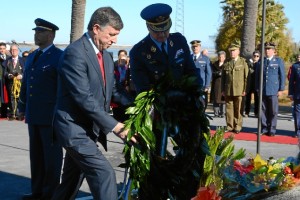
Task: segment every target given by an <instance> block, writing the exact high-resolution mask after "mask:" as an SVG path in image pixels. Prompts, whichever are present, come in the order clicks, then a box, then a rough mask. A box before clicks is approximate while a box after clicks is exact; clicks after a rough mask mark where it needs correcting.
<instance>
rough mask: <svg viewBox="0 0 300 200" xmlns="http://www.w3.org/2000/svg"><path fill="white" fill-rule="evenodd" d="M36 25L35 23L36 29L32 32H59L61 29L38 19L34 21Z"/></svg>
mask: <svg viewBox="0 0 300 200" xmlns="http://www.w3.org/2000/svg"><path fill="white" fill-rule="evenodd" d="M34 23H35V25H36V27H35V28H33V29H32V30H37V31H57V30H59V28H58V27H57V26H56V25H55V24H52V23H51V22H48V21H46V20H44V19H41V18H37V19H36V20H34Z"/></svg>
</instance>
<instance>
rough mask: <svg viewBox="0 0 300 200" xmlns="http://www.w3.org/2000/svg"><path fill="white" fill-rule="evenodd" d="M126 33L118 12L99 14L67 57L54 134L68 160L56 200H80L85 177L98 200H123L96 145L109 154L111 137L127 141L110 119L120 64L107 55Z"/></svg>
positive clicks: (61, 67)
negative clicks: (98, 143) (75, 199)
mask: <svg viewBox="0 0 300 200" xmlns="http://www.w3.org/2000/svg"><path fill="white" fill-rule="evenodd" d="M122 28H123V22H122V19H121V17H120V16H119V14H118V13H117V12H116V11H115V10H113V9H112V8H111V7H102V8H99V9H97V10H96V11H95V12H94V13H93V15H92V17H91V19H90V21H89V24H88V31H87V32H86V33H85V34H84V35H83V36H82V37H81V38H80V39H78V40H77V41H75V42H73V43H72V44H70V45H69V46H68V47H67V48H66V49H65V51H64V53H63V56H62V57H61V60H60V64H59V69H58V73H59V79H58V82H59V83H58V102H57V108H56V111H55V117H54V129H55V133H56V137H57V138H58V140H59V141H60V143H61V144H62V145H63V147H64V148H65V150H66V155H65V161H64V167H63V175H62V182H61V184H60V185H59V187H58V188H57V190H56V192H55V194H54V196H53V199H55V200H60V199H74V198H75V196H76V193H77V190H78V189H79V187H80V185H81V182H82V180H83V177H85V178H86V180H87V182H88V185H89V187H90V190H91V193H92V195H93V198H94V199H95V200H116V199H117V184H116V177H115V172H114V169H113V168H112V166H111V164H110V163H109V161H108V160H107V159H106V158H105V156H104V155H103V154H102V153H101V151H100V150H99V149H98V146H97V144H96V142H95V141H96V140H97V138H98V137H100V138H101V139H102V140H101V142H102V144H103V146H104V148H106V135H107V134H108V133H110V132H113V133H114V134H115V135H117V136H118V137H120V138H121V139H123V140H126V138H127V133H128V130H125V129H124V124H122V123H119V122H118V121H116V120H115V119H114V118H113V117H112V116H110V115H109V113H108V111H109V106H110V101H111V96H112V93H113V92H115V88H114V87H113V85H114V81H115V79H114V74H113V72H114V62H113V59H112V56H111V54H110V53H108V52H107V51H106V49H107V48H109V47H110V46H111V45H112V44H114V43H116V41H117V37H118V35H119V33H120V30H121V29H122ZM132 140H134V139H132Z"/></svg>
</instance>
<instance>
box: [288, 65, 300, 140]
mask: <svg viewBox="0 0 300 200" xmlns="http://www.w3.org/2000/svg"><path fill="white" fill-rule="evenodd" d="M288 95H289V96H291V97H292V98H293V101H294V108H293V109H294V118H295V119H294V120H295V134H296V135H297V136H298V137H299V135H300V62H296V63H294V64H293V65H292V68H291V74H290V80H289V93H288Z"/></svg>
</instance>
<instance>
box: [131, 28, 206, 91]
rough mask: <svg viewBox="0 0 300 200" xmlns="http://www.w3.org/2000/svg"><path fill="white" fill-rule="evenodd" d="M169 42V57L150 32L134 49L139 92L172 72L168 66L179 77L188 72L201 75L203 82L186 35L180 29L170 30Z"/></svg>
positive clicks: (135, 76)
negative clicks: (171, 31) (191, 54)
mask: <svg viewBox="0 0 300 200" xmlns="http://www.w3.org/2000/svg"><path fill="white" fill-rule="evenodd" d="M166 43H167V49H168V52H167V54H168V57H165V56H164V55H163V53H162V51H161V49H160V47H159V45H157V44H156V43H155V42H154V41H153V40H152V39H151V37H150V35H148V36H146V37H145V38H144V39H143V40H142V41H140V42H139V43H137V44H136V45H134V46H133V48H132V49H131V51H130V66H131V73H132V80H133V83H134V85H135V88H136V91H137V93H140V92H142V91H146V90H150V89H151V88H153V86H154V85H155V84H156V83H157V82H158V81H159V80H160V79H161V78H163V77H164V76H165V75H166V74H167V73H168V70H170V71H171V72H172V75H173V77H174V78H175V79H180V78H182V77H183V76H184V75H188V74H189V75H194V76H196V77H198V82H199V84H200V79H199V73H198V72H199V71H198V70H197V69H196V67H195V64H194V62H193V60H192V57H191V56H190V50H189V46H188V45H187V41H186V39H185V38H184V37H183V36H182V35H181V34H180V33H170V36H169V38H168V39H167V41H166ZM197 74H198V75H197ZM201 85H202V83H201Z"/></svg>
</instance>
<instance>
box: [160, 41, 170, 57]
mask: <svg viewBox="0 0 300 200" xmlns="http://www.w3.org/2000/svg"><path fill="white" fill-rule="evenodd" d="M165 46H166V44H165V43H164V42H162V43H161V52H162V53H163V55H164V56H165V57H166V58H168V54H167V52H166V49H165Z"/></svg>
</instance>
